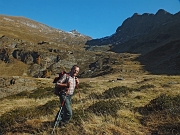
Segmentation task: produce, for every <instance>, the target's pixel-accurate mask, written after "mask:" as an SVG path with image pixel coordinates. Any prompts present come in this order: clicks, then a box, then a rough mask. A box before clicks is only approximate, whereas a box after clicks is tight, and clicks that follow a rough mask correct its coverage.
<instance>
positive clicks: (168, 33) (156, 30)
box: [86, 9, 180, 74]
mask: <svg viewBox="0 0 180 135" xmlns="http://www.w3.org/2000/svg"><path fill="white" fill-rule="evenodd" d="M179 35H180V12H178V13H176V14H174V15H173V14H170V13H168V12H166V11H165V10H162V9H160V10H159V11H158V12H157V13H156V14H148V13H144V14H142V15H139V14H137V13H135V14H134V15H133V16H132V17H130V18H128V19H126V20H125V21H124V22H123V24H122V25H121V26H119V27H118V28H117V30H116V33H114V34H113V35H111V36H110V37H104V38H101V39H95V40H90V41H88V42H87V43H86V44H87V49H91V50H92V48H99V46H101V47H102V46H104V47H106V48H107V46H109V47H111V48H110V50H111V51H114V52H117V53H124V52H128V53H138V54H141V56H140V58H139V59H138V60H139V61H140V62H142V64H143V65H145V67H146V69H147V70H148V71H150V72H152V73H156V74H157V73H159V74H180V69H179V66H178V65H179V61H178V60H179V57H180V54H179V52H180V47H179V40H180V37H179ZM174 46H176V47H175V48H176V49H174ZM162 52H163V53H162ZM152 59H153V60H154V61H152ZM171 62H172V63H171ZM163 67H166V68H163Z"/></svg>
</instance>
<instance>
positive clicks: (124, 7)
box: [0, 0, 180, 38]
mask: <svg viewBox="0 0 180 135" xmlns="http://www.w3.org/2000/svg"><path fill="white" fill-rule="evenodd" d="M159 9H164V10H166V11H167V12H169V13H171V14H175V13H177V12H179V11H180V0H0V14H2V15H9V16H23V17H26V18H29V19H31V20H34V21H37V22H40V23H43V24H46V25H48V26H50V27H53V28H56V29H60V30H63V31H66V32H67V31H71V30H73V29H76V30H77V31H78V32H80V33H82V34H84V35H88V36H91V37H92V38H101V37H105V36H110V35H112V34H113V33H115V31H116V29H117V28H118V27H119V26H121V25H122V23H123V21H124V20H125V19H127V18H128V17H131V16H132V15H133V14H134V13H139V14H143V13H153V14H155V13H156V12H157V11H158V10H159Z"/></svg>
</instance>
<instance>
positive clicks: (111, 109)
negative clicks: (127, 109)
mask: <svg viewBox="0 0 180 135" xmlns="http://www.w3.org/2000/svg"><path fill="white" fill-rule="evenodd" d="M123 106H124V104H123V103H121V102H120V101H119V100H109V101H99V102H96V103H95V104H93V105H91V106H89V108H88V109H87V110H86V111H88V112H91V113H95V114H96V115H101V114H102V115H112V116H116V113H117V111H118V110H119V109H120V108H121V107H123Z"/></svg>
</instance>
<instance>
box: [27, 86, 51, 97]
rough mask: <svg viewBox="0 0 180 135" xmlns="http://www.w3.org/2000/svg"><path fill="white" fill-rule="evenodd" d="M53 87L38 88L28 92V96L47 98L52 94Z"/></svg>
mask: <svg viewBox="0 0 180 135" xmlns="http://www.w3.org/2000/svg"><path fill="white" fill-rule="evenodd" d="M53 95H54V93H53V88H51V87H47V88H38V89H36V90H33V91H32V92H31V93H30V94H29V98H34V99H37V98H40V99H41V98H47V97H50V96H53Z"/></svg>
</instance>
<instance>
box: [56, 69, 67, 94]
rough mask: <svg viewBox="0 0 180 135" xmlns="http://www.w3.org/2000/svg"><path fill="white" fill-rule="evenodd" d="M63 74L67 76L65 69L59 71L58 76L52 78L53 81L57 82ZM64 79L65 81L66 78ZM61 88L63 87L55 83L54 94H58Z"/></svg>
mask: <svg viewBox="0 0 180 135" xmlns="http://www.w3.org/2000/svg"><path fill="white" fill-rule="evenodd" d="M64 74H66V75H67V76H68V74H67V73H66V72H65V71H62V72H61V73H59V76H58V77H55V78H54V80H53V83H57V81H58V80H59V79H61V78H62V77H63V75H64ZM66 81H67V79H66ZM62 89H63V87H62V88H61V87H57V86H56V85H55V88H54V94H55V95H57V96H59V93H60V92H61V90H62Z"/></svg>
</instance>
